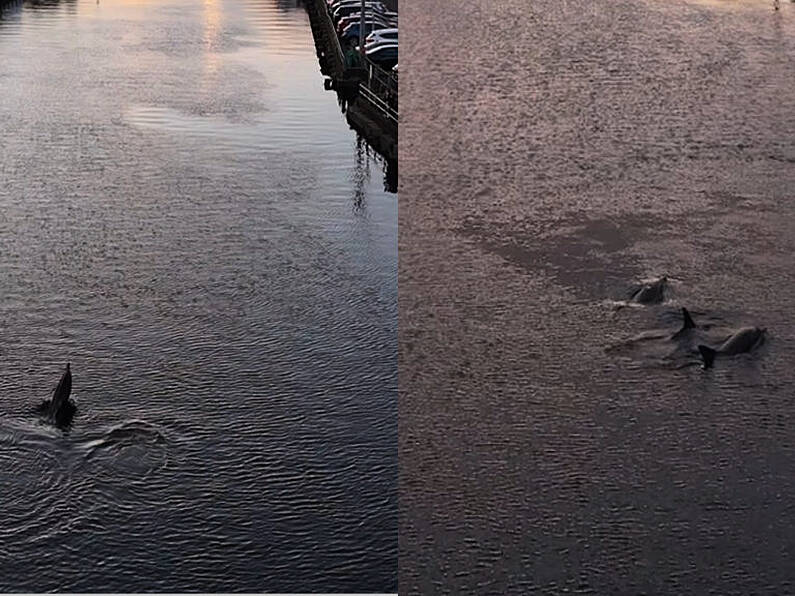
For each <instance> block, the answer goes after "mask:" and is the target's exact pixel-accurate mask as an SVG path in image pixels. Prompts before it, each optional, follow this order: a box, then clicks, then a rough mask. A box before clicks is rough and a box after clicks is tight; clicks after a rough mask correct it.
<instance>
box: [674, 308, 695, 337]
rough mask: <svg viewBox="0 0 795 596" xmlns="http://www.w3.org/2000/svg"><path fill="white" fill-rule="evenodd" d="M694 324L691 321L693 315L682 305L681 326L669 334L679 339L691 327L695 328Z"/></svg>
mask: <svg viewBox="0 0 795 596" xmlns="http://www.w3.org/2000/svg"><path fill="white" fill-rule="evenodd" d="M695 328H696V324H695V322H693V317H691V316H690V312H689V311H688V310H687V309H686V308H685V307H684V306H683V307H682V328H681V329H680V330H679V331H677V332H676V333H674V334H673V335H672V336H671V339H679V338H680V337H683V336H685V335H687V334H688V333H689V332H690V330H691V329H695Z"/></svg>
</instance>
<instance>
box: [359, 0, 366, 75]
mask: <svg viewBox="0 0 795 596" xmlns="http://www.w3.org/2000/svg"><path fill="white" fill-rule="evenodd" d="M364 11H365V5H364V0H362V14H361V18H360V19H359V53H360V54H361V55H362V58H364ZM362 62H364V61H362Z"/></svg>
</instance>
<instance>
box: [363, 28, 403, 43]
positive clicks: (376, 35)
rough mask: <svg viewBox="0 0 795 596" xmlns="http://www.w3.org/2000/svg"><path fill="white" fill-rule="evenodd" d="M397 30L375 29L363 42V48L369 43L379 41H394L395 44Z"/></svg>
mask: <svg viewBox="0 0 795 596" xmlns="http://www.w3.org/2000/svg"><path fill="white" fill-rule="evenodd" d="M397 38H398V30H397V29H376V30H375V31H373V32H372V33H370V35H368V36H367V37H366V38H365V40H364V47H365V48H366V47H367V46H368V45H370V44H371V43H375V42H379V41H395V42H397Z"/></svg>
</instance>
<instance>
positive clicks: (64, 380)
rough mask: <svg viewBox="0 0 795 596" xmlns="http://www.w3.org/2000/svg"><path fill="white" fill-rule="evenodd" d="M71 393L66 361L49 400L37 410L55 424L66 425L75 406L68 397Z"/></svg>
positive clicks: (70, 378)
mask: <svg viewBox="0 0 795 596" xmlns="http://www.w3.org/2000/svg"><path fill="white" fill-rule="evenodd" d="M71 393H72V371H71V368H70V366H69V363H68V362H67V363H66V370H65V371H64V373H63V376H61V380H60V381H58V385H57V386H56V387H55V390H54V391H53V394H52V399H51V400H50V401H48V402H47V401H45V402H44V403H42V404H41V406H40V407H39V412H40V413H41V414H43V415H44V416H46V418H47V419H48V420H49V421H50V422H53V423H55V424H56V425H57V426H67V425H68V424H69V423H70V422H71V421H72V418H73V417H74V414H75V410H77V406H75V404H74V403H72V401H71V400H70V399H69V395H70V394H71Z"/></svg>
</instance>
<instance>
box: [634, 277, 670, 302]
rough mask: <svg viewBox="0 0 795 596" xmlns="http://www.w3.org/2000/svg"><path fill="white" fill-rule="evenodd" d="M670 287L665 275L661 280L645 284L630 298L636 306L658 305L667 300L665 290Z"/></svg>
mask: <svg viewBox="0 0 795 596" xmlns="http://www.w3.org/2000/svg"><path fill="white" fill-rule="evenodd" d="M667 285H668V277H666V276H665V275H663V276H662V277H661V278H660V279H656V280H654V281H653V282H650V283H647V284H643V285H642V286H641V287H640V288H638V289H637V290H635V291H634V292H633V293H632V296H631V297H630V301H631V302H634V303H636V304H658V303H660V302H662V301H663V300H664V299H665V288H666V287H667Z"/></svg>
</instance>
